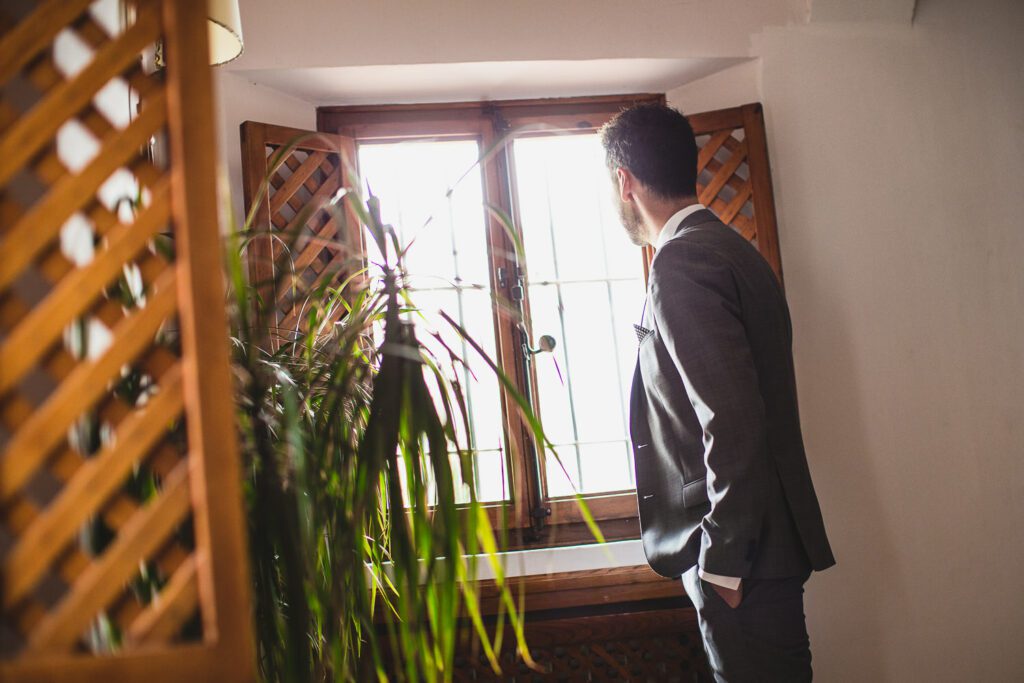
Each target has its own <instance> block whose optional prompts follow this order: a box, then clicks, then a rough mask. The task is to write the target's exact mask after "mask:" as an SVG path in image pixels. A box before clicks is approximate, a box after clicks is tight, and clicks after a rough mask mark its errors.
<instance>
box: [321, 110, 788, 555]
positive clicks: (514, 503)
mask: <svg viewBox="0 0 1024 683" xmlns="http://www.w3.org/2000/svg"><path fill="white" fill-rule="evenodd" d="M644 102H656V103H664V102H665V96H664V95H663V94H631V95H612V96H599V97H574V98H558V99H522V100H503V101H494V102H456V103H443V104H406V105H361V106H324V107H319V108H317V130H318V131H320V132H324V133H331V134H340V135H344V136H347V137H350V138H352V139H353V140H355V142H356V143H359V142H383V141H398V140H414V139H434V140H438V139H476V140H478V142H479V144H480V148H481V150H483V151H484V152H485V158H484V162H483V164H482V179H483V183H484V188H483V189H484V196H485V200H486V201H487V202H488V203H491V204H496V205H498V206H500V207H501V208H502V209H504V210H505V212H506V213H507V215H509V216H512V218H513V223H514V225H515V226H516V229H517V230H519V226H520V221H519V215H520V212H519V207H518V206H517V193H516V190H515V187H514V174H513V173H512V169H513V168H514V159H513V158H512V156H513V149H512V145H509V144H506V145H499V141H500V140H501V139H502V137H503V136H504V135H506V134H507V133H509V132H510V131H517V132H516V137H523V136H529V135H550V134H555V133H558V134H572V133H593V132H595V131H597V130H598V129H599V128H600V127H601V126H602V125H604V124H605V123H606V122H607V121H608V120H609V119H611V118H612V117H613V116H614V115H615V114H617V113H618V112H619V111H621V110H622V109H623V108H625V107H627V106H630V105H633V104H638V103H644ZM688 118H689V121H690V123H691V125H692V126H693V129H694V133H695V134H696V135H697V136H698V137H700V136H702V135H727V133H726V131H730V130H735V129H742V130H743V132H744V135H745V140H744V141H743V142H740V143H738V145H739V146H740V147H742V154H741V155H739V156H738V157H737V159H736V161H737V163H739V162H740V160H742V161H745V162H746V164H747V165H748V173H749V177H748V179H747V180H746V184H747V185H749V187H747V188H745V189H746V191H747V192H748V193H749V194H748V196H749V197H750V201H751V202H752V204H753V210H754V213H755V215H756V226H755V228H754V230H755V232H754V234H756V237H757V248H758V249H759V250H760V251H761V253H762V255H764V256H765V258H766V260H768V262H769V263H770V264H771V266H772V268H773V269H774V270H775V273H776V275H777V276H778V277H779V280H780V281H781V280H782V264H781V258H780V254H779V245H778V235H777V226H776V219H775V206H774V199H773V196H772V186H771V176H770V171H769V166H768V156H767V149H766V145H765V139H764V119H763V111H762V107H761V105H760V104H758V103H753V104H748V105H744V106H742V107H735V108H731V109H723V110H717V111H710V112H705V113H699V114H694V115H690V116H688ZM531 128H536V130H534V131H531ZM730 142H735V140H730ZM717 144H718V145H721V140H720V139H719V140H718V141H717ZM716 149H717V147H716ZM722 149H723V150H724V148H722ZM708 151H709V152H710V153H709V154H707V155H706V156H705V155H704V151H703V149H702V157H701V159H700V160H699V162H698V165H699V169H701V170H703V169H704V168H705V167H706V164H708V162H709V159H711V158H712V157H713V156H714V154H715V153H716V152H715V149H710V150H708ZM733 152H734V154H735V149H734V150H733ZM715 163H716V162H715V161H714V160H713V159H711V164H712V165H715ZM720 166H721V165H719V167H720ZM730 173H731V171H730ZM727 175H728V174H727ZM734 180H736V179H735V178H730V179H729V181H728V182H730V183H732V182H733V181H734ZM722 182H723V183H724V182H725V180H724V179H722ZM712 184H715V183H712ZM718 185H719V186H718V187H717V188H699V190H700V199H701V201H702V202H703V203H705V204H707V205H708V206H711V205H712V202H713V201H715V202H717V203H719V204H721V200H720V199H718V196H717V195H718V192H719V189H720V184H718ZM738 218H743V217H742V216H740V217H738ZM748 223H749V224H751V225H754V224H755V220H753V219H750V220H748ZM733 227H736V226H733ZM737 229H739V228H737ZM741 232H742V231H741ZM488 233H489V234H488V256H489V259H490V277H491V287H492V289H493V291H494V292H495V293H496V294H497V295H498V296H501V297H505V298H506V299H511V288H512V287H513V286H514V285H515V284H516V281H515V278H506V280H505V281H504V282H498V281H497V278H496V277H495V275H496V273H498V272H499V271H498V269H499V268H504V269H505V271H504V272H506V273H514V272H515V271H514V267H515V265H516V264H515V262H514V258H512V257H513V255H514V248H513V245H512V243H511V240H510V239H509V238H508V236H507V235H506V234H505V230H504V228H503V227H502V226H501V224H500V222H499V220H498V219H497V218H495V217H494V216H493V215H489V217H488ZM520 236H521V233H520ZM747 237H748V239H751V237H750V235H747ZM652 258H653V250H652V249H651V248H650V247H646V248H644V249H643V252H642V259H643V269H644V270H643V272H644V280H645V282H646V279H647V276H648V272H649V267H650V263H651V259H652ZM495 308H496V310H495V312H494V315H495V330H496V331H497V339H496V342H497V349H498V356H499V358H498V361H499V363H500V365H501V367H502V368H504V369H505V370H506V372H508V374H509V376H510V378H511V379H512V380H513V382H514V384H515V386H516V388H517V389H518V390H519V392H520V393H523V394H526V393H530V394H531V395H530V398H531V400H532V402H533V405H535V406H537V405H539V401H538V396H537V395H536V389H535V387H536V386H537V382H536V372H535V367H534V366H533V365H530V366H529V367H530V370H529V376H527V375H526V374H524V372H523V370H522V368H523V363H522V353H521V351H520V350H519V348H520V347H521V341H520V340H517V339H516V333H515V330H514V326H515V320H514V319H513V318H512V316H510V315H509V314H508V313H505V312H502V311H500V310H497V309H498V308H499V307H495ZM523 319H524V320H525V321H526V323H527V335H528V337H527V338H528V339H533V330H532V329H530V321H531V317H530V311H529V298H528V297H527V298H525V299H524V301H523ZM531 388H532V389H531ZM501 399H502V412H503V418H504V423H505V425H506V429H508V432H507V433H506V443H507V446H508V448H509V453H510V454H511V456H512V460H513V463H512V472H511V473H510V476H511V478H512V482H511V483H512V485H513V487H514V488H513V490H514V491H516V492H520V491H521V492H524V493H523V494H517V495H515V496H514V497H513V500H511V501H506V502H504V503H495V504H494V505H492V506H490V513H491V516H492V519H495V520H497V519H498V517H499V516H500V514H501V511H502V509H507V510H509V512H510V514H509V515H508V517H507V518H506V519H507V521H508V523H509V526H510V528H511V529H512V530H514V531H517V532H521V533H514V534H513V538H512V539H510V543H509V547H510V548H516V547H526V548H529V547H552V546H560V545H576V544H581V543H587V542H591V541H592V540H593V536H592V534H591V532H590V530H589V529H588V527H587V525H586V523H585V521H584V518H583V514H582V512H581V511H580V509H579V506H578V504H577V502H576V500H575V498H574V497H572V496H569V497H558V498H549V497H548V496H547V494H546V490H545V489H546V477H545V473H544V463H545V460H546V458H544V457H539V456H533V455H532V454H533V453H536V452H537V450H536V449H535V446H534V444H533V443H532V436H531V434H530V430H529V429H528V428H526V427H525V426H524V425H522V424H521V422H520V421H519V418H518V416H517V415H516V414H515V411H514V407H513V405H514V404H513V402H512V401H511V400H510V397H509V396H507V394H506V392H504V391H502V397H501ZM584 499H585V500H586V502H587V505H588V507H589V509H590V512H591V514H592V515H593V517H594V519H595V521H596V522H597V524H598V526H599V527H600V529H601V531H602V534H603V535H604V537H605V538H606V539H607V540H624V539H635V538H638V537H639V535H640V525H639V519H638V515H637V504H636V493H635V491H627V492H611V493H599V494H591V495H585V496H584ZM509 503H511V505H509Z"/></svg>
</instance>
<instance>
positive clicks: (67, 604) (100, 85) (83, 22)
mask: <svg viewBox="0 0 1024 683" xmlns="http://www.w3.org/2000/svg"><path fill="white" fill-rule="evenodd" d="M128 9H129V10H130V11H129V15H130V17H131V18H130V19H129V20H128V21H127V22H124V23H127V26H124V27H122V25H121V24H122V15H121V7H120V5H119V3H118V2H116V0H115V1H113V2H111V1H108V0H101V1H100V2H94V3H90V2H88V1H85V0H61V1H50V2H41V3H38V4H34V3H29V2H25V3H12V4H6V3H5V5H4V7H3V9H2V10H0V12H2V14H3V16H0V31H2V33H0V217H2V220H0V253H2V254H3V258H2V259H0V576H2V592H0V606H2V617H0V662H2V663H0V666H2V667H3V668H0V673H3V674H6V673H12V674H13V678H14V679H17V680H21V679H24V680H34V679H37V678H40V677H46V678H47V679H48V680H54V679H63V680H74V679H75V678H76V676H78V675H79V674H81V675H83V676H84V675H85V674H86V672H90V671H92V672H95V671H107V672H110V673H111V674H112V675H113V674H114V673H116V672H118V671H121V672H127V671H129V670H131V669H130V667H132V666H140V663H141V664H144V663H145V661H146V660H147V657H141V658H138V657H137V658H135V659H134V660H132V663H131V664H125V665H124V666H123V667H122V668H120V669H119V668H118V667H119V666H121V665H122V664H123V663H124V662H127V661H128V659H127V658H123V657H119V656H111V657H103V658H96V657H93V656H92V655H95V654H104V655H127V654H131V653H134V652H140V653H141V652H144V653H150V654H151V657H152V660H153V669H154V674H153V675H154V676H156V677H157V678H160V677H164V678H168V677H171V674H172V672H173V671H175V670H179V671H180V670H183V669H187V667H188V666H189V664H188V663H186V662H179V663H178V664H177V665H171V668H170V669H166V670H165V671H163V672H159V671H155V670H156V669H158V668H159V667H160V666H167V663H166V662H165V663H163V664H161V663H160V662H159V661H158V660H160V657H161V655H159V654H158V653H164V654H169V653H173V652H174V651H175V650H176V649H180V648H186V649H187V651H188V652H191V653H193V654H195V659H194V660H193V663H199V662H203V661H205V660H206V659H208V658H206V657H205V656H204V653H207V652H211V653H212V651H213V650H215V649H216V647H215V646H217V645H231V646H232V647H233V649H234V650H235V651H236V652H237V653H239V654H246V653H247V652H248V650H247V649H246V647H245V643H246V642H247V638H248V635H247V632H248V625H247V621H248V615H247V614H246V609H247V608H246V605H247V598H246V596H247V590H246V583H247V581H248V578H247V576H246V571H245V562H244V559H245V558H244V544H243V539H242V537H241V533H242V528H243V527H242V524H241V516H240V506H239V502H240V498H239V486H238V470H237V462H236V458H237V454H236V452H235V443H234V436H233V424H232V420H231V415H232V406H231V401H230V398H229V397H230V393H229V392H228V391H227V390H226V389H227V387H228V386H229V384H228V375H227V337H226V328H225V320H224V306H223V286H222V283H221V275H220V272H221V269H220V262H219V259H220V257H219V245H218V243H217V228H216V221H215V216H216V214H215V211H214V210H215V204H214V202H213V201H212V199H213V198H212V195H207V196H204V190H201V189H197V188H201V185H200V183H202V182H207V183H209V185H210V188H211V191H212V187H213V183H212V178H213V163H212V162H213V158H212V156H210V154H209V150H212V149H213V140H212V137H211V136H210V135H209V134H208V133H207V132H204V131H203V130H202V129H203V128H206V129H210V128H212V120H211V119H212V107H210V104H211V100H210V90H209V88H210V83H209V74H208V72H207V67H206V66H205V55H204V54H202V53H204V52H205V50H203V49H202V47H203V46H205V31H206V29H205V20H204V14H205V11H204V10H205V4H204V3H202V2H171V1H168V2H166V3H163V2H158V1H156V0H154V1H151V2H139V3H138V4H137V5H134V6H131V7H129V8H128ZM189 35H192V36H199V41H198V42H199V44H200V49H198V50H196V49H195V45H192V44H190V43H194V42H197V41H195V40H194V39H192V40H190V39H189V37H188V36H189ZM158 43H162V45H163V48H164V51H165V54H166V58H167V64H168V68H167V70H166V71H155V72H152V73H150V72H151V71H152V70H151V69H149V70H147V69H146V68H144V64H145V63H146V60H145V59H144V58H143V54H144V53H145V52H147V51H148V53H150V54H152V52H153V50H154V46H155V45H156V44H158ZM183 45H188V49H187V50H185V49H182V46H183ZM192 51H196V52H199V53H200V54H199V56H198V59H197V58H196V57H195V56H193V55H191V54H189V52H192ZM186 78H187V79H188V80H189V97H190V98H193V99H192V102H191V104H186V103H185V101H184V98H183V97H182V96H181V93H182V91H183V88H182V84H183V82H184V80H185V79H186ZM204 106H205V107H206V108H205V109H204ZM203 116H205V117H206V118H205V120H204V119H203V118H202V117H203ZM203 147H206V148H207V153H206V154H203V153H201V152H197V149H201V148H203ZM154 150H155V151H154ZM168 154H169V156H170V159H171V162H170V163H167V162H166V161H155V159H166V157H167V156H168ZM190 162H191V163H190ZM186 168H187V171H186ZM211 304H212V306H211ZM211 309H212V310H213V312H212V313H211V312H210V311H211ZM211 394H213V395H216V396H217V401H218V402H219V404H214V403H213V402H212V401H211V400H210V399H209V398H208V396H209V395H211ZM217 423H220V424H217ZM210 486H217V487H224V488H222V489H221V490H219V491H218V495H219V496H225V497H226V499H228V500H227V502H225V501H217V502H215V501H213V499H212V498H211V497H209V496H207V494H206V491H207V490H208V487H210ZM213 537H217V538H219V539H221V540H222V543H221V544H220V546H219V547H214V543H213V542H212V538H213ZM229 584H235V587H233V588H229V589H224V588H223V587H224V586H226V585H229ZM232 612H234V614H232ZM229 625H230V627H231V628H232V629H234V630H236V631H238V633H237V634H236V635H233V636H232V637H230V638H226V639H225V638H223V635H224V633H226V628H225V627H227V626H229ZM181 659H182V657H181V655H173V654H170V656H169V657H168V661H169V662H173V661H175V660H181ZM236 666H237V671H238V673H239V675H240V676H241V677H242V678H245V677H247V672H251V661H247V660H246V659H243V661H241V662H236ZM233 677H234V676H233Z"/></svg>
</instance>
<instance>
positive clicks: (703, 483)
mask: <svg viewBox="0 0 1024 683" xmlns="http://www.w3.org/2000/svg"><path fill="white" fill-rule="evenodd" d="M706 502H708V480H707V478H706V477H701V478H700V479H698V480H697V481H691V482H690V483H689V484H683V507H684V508H692V507H696V506H698V505H703V504H704V503H706Z"/></svg>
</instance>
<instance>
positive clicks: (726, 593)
mask: <svg viewBox="0 0 1024 683" xmlns="http://www.w3.org/2000/svg"><path fill="white" fill-rule="evenodd" d="M709 583H710V582H709ZM711 587H712V588H714V589H715V592H716V593H718V595H719V597H721V598H722V600H725V604H727V605H729V607H732V608H733V609H736V608H737V607H739V606H740V601H741V600H743V582H742V581H741V582H740V585H739V586H738V587H737V588H736V590H733V589H731V588H726V587H725V586H719V585H718V584H717V583H712V584H711Z"/></svg>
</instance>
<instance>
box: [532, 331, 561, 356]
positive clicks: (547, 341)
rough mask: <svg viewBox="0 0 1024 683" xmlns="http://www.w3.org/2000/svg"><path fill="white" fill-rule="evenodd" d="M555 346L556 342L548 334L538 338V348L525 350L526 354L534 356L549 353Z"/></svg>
mask: <svg viewBox="0 0 1024 683" xmlns="http://www.w3.org/2000/svg"><path fill="white" fill-rule="evenodd" d="M556 345H557V342H556V341H555V338H554V337H552V336H551V335H550V334H545V335H544V336H542V337H541V338H540V346H538V347H537V348H535V349H531V348H527V349H526V352H527V353H529V354H530V355H531V356H533V355H536V354H538V353H551V352H552V351H554V350H555V346H556Z"/></svg>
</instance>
